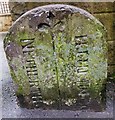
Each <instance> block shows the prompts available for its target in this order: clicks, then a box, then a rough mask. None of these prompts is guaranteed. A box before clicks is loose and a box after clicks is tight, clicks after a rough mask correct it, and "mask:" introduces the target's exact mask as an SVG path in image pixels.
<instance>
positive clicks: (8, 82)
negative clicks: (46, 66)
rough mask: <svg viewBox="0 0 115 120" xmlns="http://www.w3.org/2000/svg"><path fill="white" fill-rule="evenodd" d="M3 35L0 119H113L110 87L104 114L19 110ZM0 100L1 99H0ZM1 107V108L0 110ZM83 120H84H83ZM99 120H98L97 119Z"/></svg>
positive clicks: (0, 41) (0, 45) (1, 41)
mask: <svg viewBox="0 0 115 120" xmlns="http://www.w3.org/2000/svg"><path fill="white" fill-rule="evenodd" d="M4 35H5V33H0V48H1V49H0V57H1V58H2V59H1V60H0V62H1V64H0V68H2V69H1V70H2V71H1V72H0V89H1V91H2V94H1V93H0V97H1V96H2V105H1V102H0V109H1V110H2V118H62V119H63V118H85V119H86V118H96V120H98V119H97V118H104V120H105V119H107V118H113V99H111V98H112V97H111V96H110V95H112V94H113V92H112V90H110V89H112V87H111V85H110V86H109V90H110V92H108V93H107V94H108V96H109V97H107V105H106V106H107V107H106V111H104V112H85V111H84V112H83V111H70V110H42V109H31V110H29V109H26V108H20V107H19V106H18V105H17V100H16V96H15V91H14V86H13V85H14V84H13V82H12V78H11V76H10V73H9V68H8V64H7V61H6V57H5V53H4V50H3V38H4ZM0 100H1V99H0ZM114 102H115V101H114ZM1 106H2V108H1ZM85 119H84V120H85ZM99 120H100V119H99ZM107 120H109V119H107Z"/></svg>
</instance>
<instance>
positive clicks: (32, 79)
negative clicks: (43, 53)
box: [20, 38, 42, 107]
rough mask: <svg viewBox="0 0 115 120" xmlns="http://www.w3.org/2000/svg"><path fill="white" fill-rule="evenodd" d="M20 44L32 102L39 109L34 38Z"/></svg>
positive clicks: (24, 40)
mask: <svg viewBox="0 0 115 120" xmlns="http://www.w3.org/2000/svg"><path fill="white" fill-rule="evenodd" d="M20 42H21V46H22V50H23V54H24V56H25V59H26V61H25V62H26V63H25V65H26V72H27V75H28V77H29V83H30V92H31V96H32V101H33V104H34V105H35V107H39V106H38V105H39V103H42V96H41V91H40V88H39V81H38V71H37V66H36V62H35V46H34V38H33V39H21V40H20Z"/></svg>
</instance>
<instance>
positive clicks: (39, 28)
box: [4, 4, 107, 111]
mask: <svg viewBox="0 0 115 120" xmlns="http://www.w3.org/2000/svg"><path fill="white" fill-rule="evenodd" d="M4 49H5V52H6V57H7V59H8V63H9V66H10V71H11V75H12V78H13V80H14V82H15V84H16V88H17V90H16V94H17V96H18V99H19V101H20V100H21V101H22V100H23V105H22V103H21V105H22V106H24V105H25V106H24V107H27V108H34V107H37V108H38V107H42V108H45V109H70V110H82V109H90V110H94V111H102V110H103V109H104V107H103V105H102V100H103V99H104V96H105V94H103V92H102V91H104V89H105V84H106V80H107V43H106V30H105V28H104V26H103V25H102V24H101V23H100V22H99V21H98V20H97V19H96V18H95V17H93V16H92V15H91V14H89V13H88V12H86V11H84V10H82V9H80V8H77V7H73V6H69V5H61V4H60V5H58V4H57V5H47V6H42V7H38V8H35V9H32V10H30V11H28V12H26V13H25V14H24V15H22V16H21V17H20V18H19V19H17V20H16V21H15V23H14V24H13V25H12V27H11V29H10V30H9V33H8V34H7V36H6V38H5V40H4ZM94 105H95V106H96V108H95V107H94Z"/></svg>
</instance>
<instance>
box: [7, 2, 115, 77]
mask: <svg viewBox="0 0 115 120" xmlns="http://www.w3.org/2000/svg"><path fill="white" fill-rule="evenodd" d="M47 4H56V2H55V3H53V2H50V3H48V2H44V3H41V2H25V3H24V2H10V3H9V5H10V10H11V15H12V19H13V21H15V20H16V19H17V18H18V17H19V16H21V15H22V14H24V13H25V12H26V11H28V10H30V9H32V8H35V7H38V6H42V5H47ZM58 4H68V5H74V6H76V7H80V8H82V9H84V10H86V11H88V12H90V13H91V14H93V15H94V16H95V17H96V18H97V19H98V20H99V21H100V22H101V23H102V24H103V25H104V26H105V27H106V29H107V42H108V75H110V76H115V37H114V34H115V7H114V3H112V2H100V3H99V2H96V3H95V2H92V3H91V2H90V3H88V2H87V3H85V2H81V3H80V2H69V3H66V2H64V3H58Z"/></svg>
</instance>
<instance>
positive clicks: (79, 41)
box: [75, 35, 89, 99]
mask: <svg viewBox="0 0 115 120" xmlns="http://www.w3.org/2000/svg"><path fill="white" fill-rule="evenodd" d="M75 41H76V50H77V54H76V59H77V61H76V62H77V73H78V79H79V80H78V81H77V83H78V84H79V88H80V93H79V96H80V97H81V98H82V99H84V97H86V96H87V95H88V91H87V88H88V87H89V81H88V80H87V74H88V38H87V36H86V35H85V36H76V37H75Z"/></svg>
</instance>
